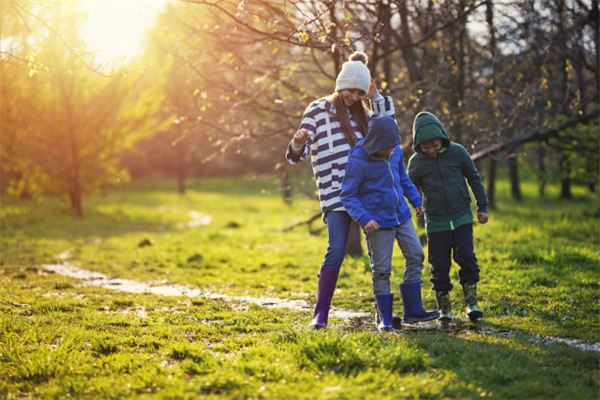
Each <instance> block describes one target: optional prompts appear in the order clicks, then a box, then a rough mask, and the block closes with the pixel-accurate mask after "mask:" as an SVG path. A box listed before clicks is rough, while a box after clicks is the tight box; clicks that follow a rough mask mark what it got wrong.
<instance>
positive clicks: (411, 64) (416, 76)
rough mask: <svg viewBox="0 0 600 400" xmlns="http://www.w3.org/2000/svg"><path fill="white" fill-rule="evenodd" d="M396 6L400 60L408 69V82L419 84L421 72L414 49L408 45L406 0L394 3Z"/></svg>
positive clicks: (410, 38)
mask: <svg viewBox="0 0 600 400" xmlns="http://www.w3.org/2000/svg"><path fill="white" fill-rule="evenodd" d="M396 5H397V6H398V13H399V14H400V35H399V40H398V41H399V44H400V46H401V47H400V49H401V51H402V58H403V59H404V64H405V65H406V68H407V69H408V77H409V80H410V81H411V82H413V83H415V82H419V81H421V70H420V68H419V67H418V66H417V56H416V54H415V52H414V47H413V46H411V45H410V44H411V43H412V41H413V39H412V36H411V30H410V26H409V23H408V8H407V5H406V0H399V1H396ZM394 32H396V31H394ZM423 47H425V46H423Z"/></svg>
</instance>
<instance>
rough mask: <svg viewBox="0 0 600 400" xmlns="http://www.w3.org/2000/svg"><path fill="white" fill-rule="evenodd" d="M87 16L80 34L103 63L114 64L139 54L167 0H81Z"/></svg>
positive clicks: (97, 59)
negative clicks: (149, 30) (148, 32)
mask: <svg viewBox="0 0 600 400" xmlns="http://www.w3.org/2000/svg"><path fill="white" fill-rule="evenodd" d="M80 3H81V7H82V9H83V10H84V11H85V12H86V13H87V19H86V21H85V22H84V23H83V24H82V27H81V32H80V33H81V36H82V39H83V41H84V42H85V44H86V48H87V50H88V51H90V52H93V53H94V54H95V56H96V61H97V62H98V63H100V64H102V65H105V66H108V65H112V66H116V65H122V64H125V63H127V62H130V61H132V60H133V59H135V58H136V57H138V56H139V55H141V54H142V52H143V50H144V44H145V43H144V41H145V39H146V36H147V35H146V34H147V31H148V29H149V28H150V27H152V26H153V25H154V23H155V22H156V17H157V16H158V14H159V13H160V12H161V11H162V10H163V9H164V6H165V4H166V3H167V0H137V1H136V0H120V1H114V0H95V1H94V0H82V1H81V2H80Z"/></svg>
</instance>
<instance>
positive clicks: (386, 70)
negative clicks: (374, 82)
mask: <svg viewBox="0 0 600 400" xmlns="http://www.w3.org/2000/svg"><path fill="white" fill-rule="evenodd" d="M382 7H383V10H382V12H383V21H384V23H385V25H384V26H383V43H382V49H383V75H384V79H385V83H386V84H385V89H383V92H384V93H385V94H389V93H390V88H391V87H392V58H391V56H390V46H391V44H392V11H391V7H390V4H389V3H385V4H384V5H382Z"/></svg>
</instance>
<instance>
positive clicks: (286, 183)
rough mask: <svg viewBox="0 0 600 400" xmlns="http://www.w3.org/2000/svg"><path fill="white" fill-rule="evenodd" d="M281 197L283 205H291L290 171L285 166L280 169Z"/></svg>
mask: <svg viewBox="0 0 600 400" xmlns="http://www.w3.org/2000/svg"><path fill="white" fill-rule="evenodd" d="M281 195H282V196H283V202H284V203H286V204H292V202H293V196H292V182H291V181H290V171H289V170H288V168H287V166H284V167H283V168H282V169H281Z"/></svg>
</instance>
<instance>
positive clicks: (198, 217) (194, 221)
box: [177, 211, 212, 229]
mask: <svg viewBox="0 0 600 400" xmlns="http://www.w3.org/2000/svg"><path fill="white" fill-rule="evenodd" d="M211 222H212V217H211V216H210V215H207V214H203V213H201V212H198V211H190V220H189V221H188V222H184V223H181V224H179V225H177V227H178V228H180V229H185V228H196V227H198V226H203V225H209V224H210V223H211Z"/></svg>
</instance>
